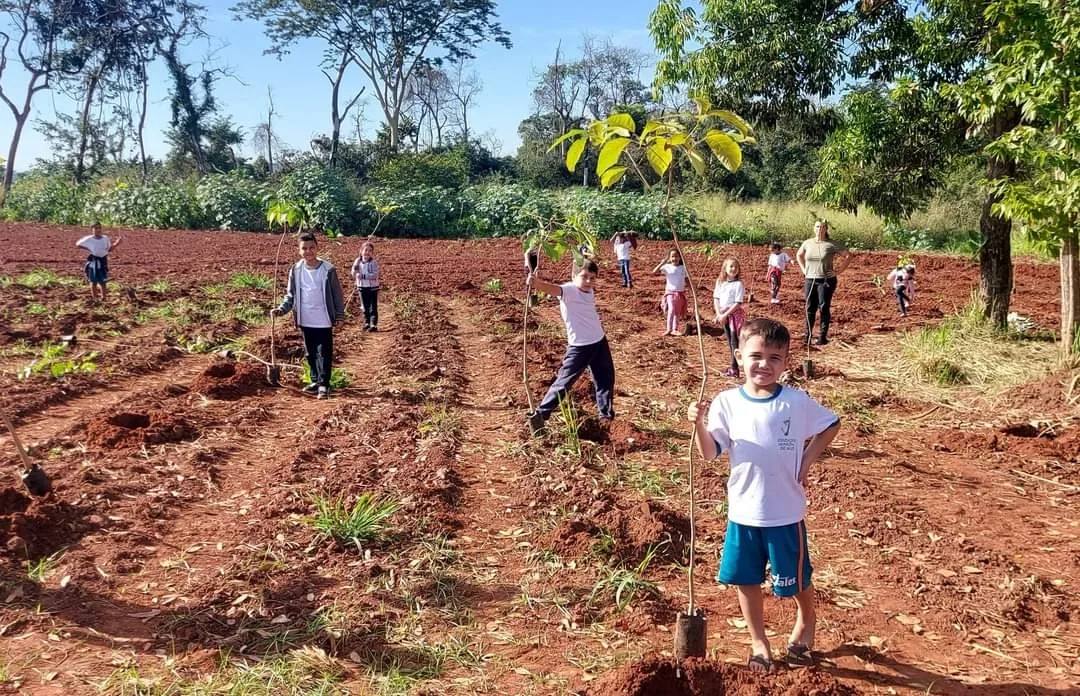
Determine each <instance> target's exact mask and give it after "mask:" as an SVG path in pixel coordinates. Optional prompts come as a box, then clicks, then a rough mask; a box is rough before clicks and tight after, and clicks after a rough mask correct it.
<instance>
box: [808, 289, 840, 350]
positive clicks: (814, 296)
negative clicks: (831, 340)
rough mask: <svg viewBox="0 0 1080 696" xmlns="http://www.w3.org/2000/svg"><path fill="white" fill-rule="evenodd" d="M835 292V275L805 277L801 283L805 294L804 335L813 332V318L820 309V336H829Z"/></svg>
mask: <svg viewBox="0 0 1080 696" xmlns="http://www.w3.org/2000/svg"><path fill="white" fill-rule="evenodd" d="M835 292H836V277H835V276H833V277H832V278H807V279H806V282H805V283H804V284H803V293H804V294H805V295H806V335H807V336H810V335H811V334H813V333H814V320H815V319H816V318H817V313H818V309H819V308H820V309H821V334H820V335H821V337H822V338H828V337H829V323H830V322H831V321H832V298H833V293H835Z"/></svg>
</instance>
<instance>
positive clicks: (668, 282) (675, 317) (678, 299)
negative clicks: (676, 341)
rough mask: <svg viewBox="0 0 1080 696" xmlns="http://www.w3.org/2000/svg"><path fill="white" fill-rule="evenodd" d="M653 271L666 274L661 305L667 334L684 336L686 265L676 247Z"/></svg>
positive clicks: (665, 333)
mask: <svg viewBox="0 0 1080 696" xmlns="http://www.w3.org/2000/svg"><path fill="white" fill-rule="evenodd" d="M653 273H663V274H664V296H663V297H662V298H661V299H660V307H661V308H662V309H663V310H664V316H665V320H666V323H665V329H664V335H665V336H682V335H683V332H682V331H679V320H681V319H682V318H684V317H685V316H686V266H684V265H683V260H682V256H680V255H679V252H678V251H677V250H675V249H672V250H671V252H670V253H668V257H667V260H666V261H661V262H660V263H658V264H656V268H654V269H653Z"/></svg>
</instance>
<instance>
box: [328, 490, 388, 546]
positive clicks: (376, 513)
mask: <svg viewBox="0 0 1080 696" xmlns="http://www.w3.org/2000/svg"><path fill="white" fill-rule="evenodd" d="M312 502H313V503H314V505H315V514H314V515H312V516H311V517H310V518H308V524H310V525H311V526H312V527H313V528H314V529H315V530H316V531H318V532H319V533H320V534H323V535H324V536H327V537H330V538H332V539H334V540H335V541H337V542H339V543H341V544H355V545H357V546H359V545H360V542H364V541H373V540H375V539H379V538H381V537H382V535H383V533H384V532H385V531H386V529H387V524H386V522H387V520H389V519H390V517H391V516H392V515H393V514H394V513H395V512H397V510H398V508H399V507H400V506H401V505H400V503H398V502H397V501H396V500H391V499H388V498H380V497H377V496H376V495H375V494H373V493H364V494H363V495H361V496H359V497H358V498H357V499H356V501H355V502H354V503H353V504H352V505H351V506H350V505H349V504H348V503H346V502H345V498H344V496H338V497H337V498H324V497H322V496H315V497H314V498H313V500H312Z"/></svg>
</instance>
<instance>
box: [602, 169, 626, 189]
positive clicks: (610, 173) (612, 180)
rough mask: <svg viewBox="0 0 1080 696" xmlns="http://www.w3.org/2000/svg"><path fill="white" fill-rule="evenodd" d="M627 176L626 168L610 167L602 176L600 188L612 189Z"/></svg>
mask: <svg viewBox="0 0 1080 696" xmlns="http://www.w3.org/2000/svg"><path fill="white" fill-rule="evenodd" d="M625 175H626V167H623V166H619V167H610V168H608V169H607V170H605V171H604V173H603V174H601V175H600V187H601V188H605V189H606V188H611V187H612V185H614V184H616V183H618V182H619V180H621V179H622V178H623V177H624V176H625Z"/></svg>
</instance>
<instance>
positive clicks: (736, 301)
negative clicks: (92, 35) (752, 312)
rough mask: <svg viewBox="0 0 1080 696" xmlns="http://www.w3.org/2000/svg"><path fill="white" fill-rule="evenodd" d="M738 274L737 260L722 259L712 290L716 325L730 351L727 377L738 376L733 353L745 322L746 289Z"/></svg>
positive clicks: (733, 258) (736, 359)
mask: <svg viewBox="0 0 1080 696" xmlns="http://www.w3.org/2000/svg"><path fill="white" fill-rule="evenodd" d="M740 274H741V270H740V267H739V261H738V259H736V258H735V257H734V256H729V257H728V258H726V259H724V265H723V266H721V267H720V277H719V278H717V279H716V286H715V287H714V288H713V310H714V311H715V312H716V317H715V318H716V323H717V324H720V325H721V326H723V327H724V335H725V336H727V342H728V348H729V349H730V350H731V367H729V368H728V369H727V371H725V372H724V375H725V376H727V377H738V376H739V360H738V358H737V357H736V356H735V351H736V350H737V349H738V348H739V332H740V331H742V325H743V321H745V320H746V312H745V311H743V302H745V301H746V287H745V286H743V282H742V280H741V279H740V278H739V276H740Z"/></svg>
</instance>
